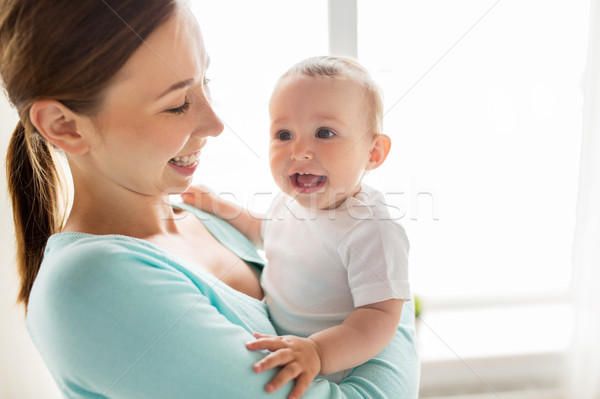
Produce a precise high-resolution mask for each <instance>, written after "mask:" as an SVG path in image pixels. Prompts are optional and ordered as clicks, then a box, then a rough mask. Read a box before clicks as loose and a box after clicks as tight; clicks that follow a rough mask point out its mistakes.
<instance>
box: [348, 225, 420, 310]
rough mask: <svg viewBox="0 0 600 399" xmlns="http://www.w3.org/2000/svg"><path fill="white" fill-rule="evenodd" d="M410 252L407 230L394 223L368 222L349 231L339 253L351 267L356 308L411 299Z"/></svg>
mask: <svg viewBox="0 0 600 399" xmlns="http://www.w3.org/2000/svg"><path fill="white" fill-rule="evenodd" d="M408 252H409V243H408V238H407V237H406V233H405V231H404V228H403V227H402V226H401V225H400V224H398V223H396V222H395V221H393V220H390V219H385V218H370V219H364V220H360V221H359V222H357V224H356V225H355V226H354V227H353V228H352V229H350V230H349V231H348V233H347V234H346V235H345V236H344V237H343V238H342V240H341V242H340V244H339V246H338V254H339V256H340V257H341V259H342V263H343V264H344V265H346V266H347V271H348V283H349V285H350V290H351V292H352V297H353V300H354V306H355V307H359V306H364V305H368V304H371V303H376V302H381V301H385V300H387V299H392V298H396V299H404V300H410V298H411V294H410V286H409V282H408Z"/></svg>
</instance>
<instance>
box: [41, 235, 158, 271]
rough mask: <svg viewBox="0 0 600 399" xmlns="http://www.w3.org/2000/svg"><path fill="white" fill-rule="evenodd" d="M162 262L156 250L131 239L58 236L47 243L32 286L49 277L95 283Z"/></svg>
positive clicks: (104, 236)
mask: <svg viewBox="0 0 600 399" xmlns="http://www.w3.org/2000/svg"><path fill="white" fill-rule="evenodd" d="M164 261H165V256H164V254H160V253H159V251H158V248H155V247H153V246H152V244H151V243H149V242H145V241H143V240H139V239H135V238H133V237H126V236H119V235H103V236H96V235H92V234H84V233H60V234H56V235H53V236H51V237H50V239H49V240H48V244H47V245H46V249H45V251H44V258H43V261H42V264H41V267H40V272H39V274H38V277H37V278H36V282H37V281H38V280H41V281H44V280H46V279H48V278H50V277H52V280H53V281H54V282H55V283H60V281H61V280H62V279H65V278H67V279H68V280H69V281H73V279H74V278H76V280H75V281H79V282H85V281H90V282H92V281H94V282H99V281H102V279H101V277H103V276H104V277H109V276H110V275H111V274H112V273H111V272H118V275H126V274H127V270H128V269H130V268H136V267H137V268H140V267H142V266H156V267H160V266H161V263H164ZM99 278H100V280H98V279H99Z"/></svg>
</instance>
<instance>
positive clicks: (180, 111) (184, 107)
mask: <svg viewBox="0 0 600 399" xmlns="http://www.w3.org/2000/svg"><path fill="white" fill-rule="evenodd" d="M190 104H191V103H190V101H189V100H188V99H187V98H186V99H185V102H184V103H183V105H182V106H181V107H177V108H171V109H168V110H167V112H168V113H170V114H183V113H185V111H187V110H188V109H189V108H190Z"/></svg>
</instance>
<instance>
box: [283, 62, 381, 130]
mask: <svg viewBox="0 0 600 399" xmlns="http://www.w3.org/2000/svg"><path fill="white" fill-rule="evenodd" d="M290 75H305V76H324V77H328V78H333V79H335V78H346V79H351V80H352V81H354V82H356V83H358V84H360V85H361V86H363V87H364V89H365V96H366V99H367V104H368V105H369V116H368V117H369V121H370V123H369V129H370V130H371V131H370V132H369V133H373V134H379V133H382V132H383V93H382V90H381V88H380V87H379V86H378V85H377V83H375V81H374V80H373V78H372V77H371V75H370V74H369V72H368V71H367V70H366V69H365V67H363V66H362V65H361V64H359V63H358V62H357V61H356V60H354V59H352V58H349V57H343V56H333V55H326V56H318V57H310V58H306V59H304V60H302V61H300V62H298V63H297V64H295V65H294V66H292V67H291V68H290V69H288V71H287V72H286V73H284V74H283V75H282V76H281V78H280V80H281V79H283V78H285V77H286V76H290Z"/></svg>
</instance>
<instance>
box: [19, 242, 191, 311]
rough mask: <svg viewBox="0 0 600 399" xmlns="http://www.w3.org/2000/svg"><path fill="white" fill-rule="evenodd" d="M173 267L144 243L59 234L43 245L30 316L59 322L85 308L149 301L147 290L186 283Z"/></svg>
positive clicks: (172, 264)
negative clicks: (45, 316)
mask: <svg viewBox="0 0 600 399" xmlns="http://www.w3.org/2000/svg"><path fill="white" fill-rule="evenodd" d="M176 265H177V262H176V261H175V260H174V259H171V258H170V257H169V256H168V254H166V253H164V252H163V253H161V251H160V250H159V249H158V248H157V247H154V246H153V245H152V244H151V243H149V242H144V241H143V240H138V239H135V238H131V237H125V236H117V235H113V236H110V235H109V236H94V235H90V234H82V233H61V234H57V235H54V236H52V237H50V239H49V240H48V244H47V245H46V250H45V253H44V259H43V261H42V264H41V266H40V270H39V272H38V275H37V277H36V280H35V282H34V285H33V288H32V292H31V295H30V300H29V313H30V314H34V315H35V314H38V311H40V310H41V311H43V312H53V313H56V314H55V316H56V317H57V318H62V317H63V316H64V317H70V315H72V314H76V313H77V312H76V311H75V310H77V311H79V310H82V309H83V308H85V306H94V307H98V306H100V305H101V304H102V303H105V304H106V303H112V302H114V301H115V300H117V301H124V302H129V303H130V302H131V301H138V300H139V299H140V298H145V297H148V296H150V295H151V292H150V290H151V287H152V286H153V285H156V284H160V283H161V282H164V281H167V282H169V281H183V282H184V283H187V282H188V279H187V278H186V276H185V274H184V273H183V272H182V271H180V270H179V269H178V268H177V267H176ZM196 290H197V288H196ZM83 311H84V310H83Z"/></svg>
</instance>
